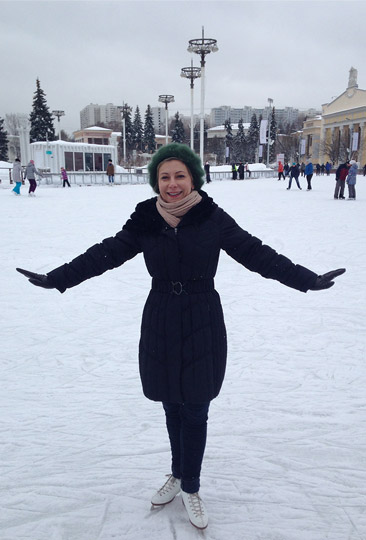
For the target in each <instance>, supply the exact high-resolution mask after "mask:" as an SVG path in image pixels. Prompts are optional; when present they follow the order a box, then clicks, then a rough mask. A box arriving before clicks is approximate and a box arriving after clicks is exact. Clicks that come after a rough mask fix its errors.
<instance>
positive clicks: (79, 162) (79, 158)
mask: <svg viewBox="0 0 366 540" xmlns="http://www.w3.org/2000/svg"><path fill="white" fill-rule="evenodd" d="M74 157H75V169H74V170H75V171H83V170H84V159H83V153H82V152H75V154H74Z"/></svg>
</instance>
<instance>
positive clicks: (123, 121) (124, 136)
mask: <svg viewBox="0 0 366 540" xmlns="http://www.w3.org/2000/svg"><path fill="white" fill-rule="evenodd" d="M129 112H131V107H129V106H128V105H127V103H126V104H125V103H123V105H122V136H123V162H124V163H126V114H127V113H129Z"/></svg>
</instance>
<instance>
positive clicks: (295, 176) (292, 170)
mask: <svg viewBox="0 0 366 540" xmlns="http://www.w3.org/2000/svg"><path fill="white" fill-rule="evenodd" d="M302 165H304V167H303V176H306V180H307V183H308V187H307V190H308V191H309V190H311V189H312V187H311V179H312V177H313V174H314V167H313V164H312V163H311V161H309V162H308V163H307V164H306V165H305V163H302V164H301V165H300V164H299V163H296V162H295V161H294V162H293V163H292V165H291V167H290V166H289V164H288V163H285V165H284V164H283V163H282V161H279V162H278V180H281V178H283V180H286V177H287V176H288V177H289V184H288V187H287V189H288V190H289V189H291V184H292V180H295V182H296V184H297V187H298V188H299V189H302V187H301V186H300V182H299V176H300V172H301V170H302Z"/></svg>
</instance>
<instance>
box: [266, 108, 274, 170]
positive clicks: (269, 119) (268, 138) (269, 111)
mask: <svg viewBox="0 0 366 540" xmlns="http://www.w3.org/2000/svg"><path fill="white" fill-rule="evenodd" d="M272 103H273V99H271V98H268V137H267V167H269V147H270V146H271V108H272Z"/></svg>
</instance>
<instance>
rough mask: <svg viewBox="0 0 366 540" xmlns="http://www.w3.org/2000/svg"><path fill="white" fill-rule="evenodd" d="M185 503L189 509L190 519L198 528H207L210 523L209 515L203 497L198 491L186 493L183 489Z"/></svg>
mask: <svg viewBox="0 0 366 540" xmlns="http://www.w3.org/2000/svg"><path fill="white" fill-rule="evenodd" d="M182 499H183V504H184V506H185V508H186V510H187V514H188V517H189V521H190V522H191V523H192V525H194V526H195V527H197V529H206V527H207V525H208V515H207V511H206V508H205V505H204V504H203V501H202V499H201V497H200V496H199V494H198V492H197V493H186V492H185V491H182Z"/></svg>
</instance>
